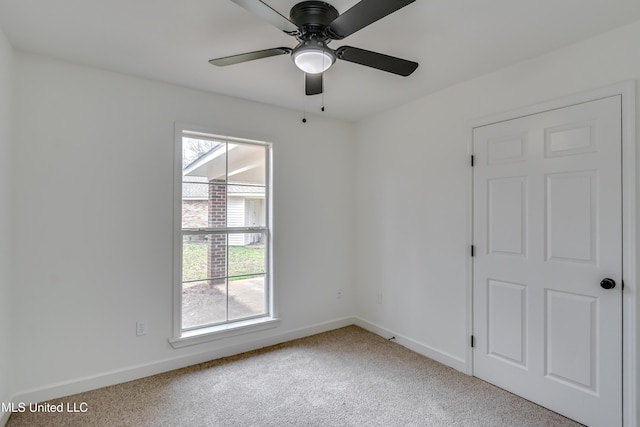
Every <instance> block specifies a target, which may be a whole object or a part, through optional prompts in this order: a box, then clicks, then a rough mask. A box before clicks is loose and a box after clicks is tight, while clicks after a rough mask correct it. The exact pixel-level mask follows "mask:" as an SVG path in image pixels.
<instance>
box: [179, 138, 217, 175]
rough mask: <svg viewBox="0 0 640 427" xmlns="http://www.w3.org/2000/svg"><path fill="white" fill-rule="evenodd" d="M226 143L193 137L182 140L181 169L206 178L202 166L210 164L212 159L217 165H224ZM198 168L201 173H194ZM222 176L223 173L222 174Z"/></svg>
mask: <svg viewBox="0 0 640 427" xmlns="http://www.w3.org/2000/svg"><path fill="white" fill-rule="evenodd" d="M225 156H226V143H225V142H224V141H216V140H213V139H198V138H195V137H183V138H182V168H183V170H185V171H189V172H190V173H191V174H193V175H199V176H208V175H207V173H206V168H202V166H203V165H205V164H207V163H209V162H212V161H213V160H214V159H220V160H218V163H221V164H223V165H224V164H225V163H226V158H225ZM198 167H200V168H201V169H200V172H201V173H196V170H197V168H198ZM223 174H224V173H223Z"/></svg>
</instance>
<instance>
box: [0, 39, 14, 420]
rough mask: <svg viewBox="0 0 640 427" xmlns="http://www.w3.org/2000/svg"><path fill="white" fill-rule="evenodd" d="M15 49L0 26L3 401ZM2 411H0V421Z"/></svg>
mask: <svg viewBox="0 0 640 427" xmlns="http://www.w3.org/2000/svg"><path fill="white" fill-rule="evenodd" d="M12 77H13V50H12V48H11V46H10V45H9V42H8V41H7V39H6V37H5V35H4V33H3V32H2V29H0V402H8V401H9V400H10V398H11V397H12V389H11V378H10V374H11V372H12V369H13V367H12V364H11V357H10V356H11V341H10V339H11V325H12V324H13V322H12V319H11V306H12V302H11V280H10V272H9V267H10V262H9V257H10V255H11V236H10V232H11V227H10V225H11V221H10V212H9V211H10V206H11V204H10V203H9V201H10V199H11V188H10V186H9V181H10V170H11V111H12V109H11V107H12ZM1 419H2V413H0V423H2V421H1Z"/></svg>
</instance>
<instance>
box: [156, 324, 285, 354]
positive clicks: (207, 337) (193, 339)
mask: <svg viewBox="0 0 640 427" xmlns="http://www.w3.org/2000/svg"><path fill="white" fill-rule="evenodd" d="M279 323H280V319H278V318H274V317H261V318H259V319H251V320H246V321H243V322H234V323H228V324H224V325H218V326H211V327H208V328H201V329H195V330H192V331H187V332H184V333H183V334H182V335H181V336H179V337H175V338H172V339H170V340H169V344H171V346H172V347H173V348H182V347H188V346H191V345H196V344H202V343H206V342H210V341H216V340H220V339H223V338H229V337H234V336H237V335H243V334H249V333H252V332H259V331H264V330H267V329H273V328H275V327H276V326H278V324H279Z"/></svg>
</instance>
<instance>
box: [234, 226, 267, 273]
mask: <svg viewBox="0 0 640 427" xmlns="http://www.w3.org/2000/svg"><path fill="white" fill-rule="evenodd" d="M265 243H266V233H263V232H262V233H231V234H229V277H230V278H235V279H244V278H247V277H249V276H254V275H257V274H264V272H265V256H264V248H265Z"/></svg>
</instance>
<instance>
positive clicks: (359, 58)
mask: <svg viewBox="0 0 640 427" xmlns="http://www.w3.org/2000/svg"><path fill="white" fill-rule="evenodd" d="M231 1H233V2H234V3H236V4H237V5H239V6H241V7H243V8H245V9H247V10H248V11H250V12H252V13H254V14H256V15H258V16H260V17H261V18H263V19H264V20H266V21H267V22H269V23H270V24H272V25H273V26H275V27H276V28H278V29H280V30H282V31H284V32H285V33H286V34H288V35H290V36H293V37H295V38H296V39H297V40H298V42H299V43H298V45H297V46H296V47H294V48H289V47H276V48H272V49H265V50H258V51H254V52H247V53H241V54H239V55H232V56H225V57H223V58H216V59H212V60H210V61H209V63H211V64H213V65H217V66H221V67H224V66H227V65H233V64H239V63H242V62H247V61H253V60H255V59H261V58H268V57H271V56H277V55H284V54H290V55H291V58H292V59H293V62H294V63H295V64H296V66H297V67H298V68H299V69H300V70H302V71H304V73H305V92H306V94H307V95H317V94H321V93H322V90H323V89H322V73H323V72H325V71H326V70H327V69H328V68H329V67H331V65H333V63H334V62H335V61H336V59H341V60H343V61H348V62H354V63H356V64H360V65H364V66H366V67H372V68H377V69H378V70H382V71H387V72H389V73H393V74H397V75H400V76H404V77H406V76H408V75H410V74H411V73H413V72H414V71H415V69H416V68H418V63H417V62H413V61H408V60H406V59H401V58H396V57H393V56H389V55H384V54H382V53H377V52H372V51H369V50H365V49H360V48H357V47H352V46H342V47H339V48H338V49H336V50H333V49H331V48H330V47H328V44H329V43H330V42H331V41H332V40H342V39H344V38H345V37H347V36H349V35H351V34H353V33H355V32H356V31H358V30H361V29H362V28H364V27H366V26H367V25H369V24H372V23H374V22H376V21H377V20H379V19H381V18H384V17H385V16H387V15H389V14H391V13H393V12H395V11H397V10H399V9H401V8H403V7H404V6H407V5H408V4H410V3H413V2H414V1H415V0H361V1H360V2H358V3H357V4H355V5H354V6H353V7H352V8H351V9H349V10H347V11H346V12H344V13H343V14H342V15H340V14H339V13H338V11H337V10H336V8H335V7H333V6H332V5H330V4H329V3H325V2H323V1H303V2H301V3H298V4H296V5H295V6H293V7H292V8H291V11H290V13H289V19H287V18H285V17H284V16H283V15H281V14H280V13H278V12H277V11H276V10H274V9H273V8H272V7H271V6H269V5H268V4H266V3H264V2H262V1H260V0H231Z"/></svg>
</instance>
